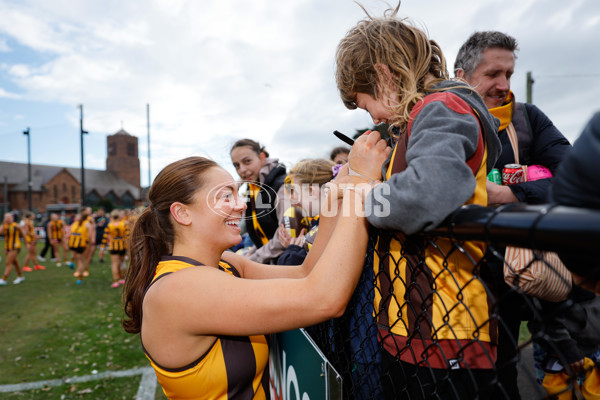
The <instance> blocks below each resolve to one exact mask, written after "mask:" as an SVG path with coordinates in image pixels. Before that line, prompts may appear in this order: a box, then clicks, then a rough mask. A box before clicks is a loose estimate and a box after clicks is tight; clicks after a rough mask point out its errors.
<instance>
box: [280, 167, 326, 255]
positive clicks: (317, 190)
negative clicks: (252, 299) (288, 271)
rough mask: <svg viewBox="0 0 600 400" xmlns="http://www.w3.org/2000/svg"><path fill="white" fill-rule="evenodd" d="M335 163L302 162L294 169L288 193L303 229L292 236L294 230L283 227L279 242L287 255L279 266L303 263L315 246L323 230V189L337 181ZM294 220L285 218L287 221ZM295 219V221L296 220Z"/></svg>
mask: <svg viewBox="0 0 600 400" xmlns="http://www.w3.org/2000/svg"><path fill="white" fill-rule="evenodd" d="M334 166H335V164H334V163H333V162H332V161H329V160H325V159H309V160H302V161H300V162H299V163H298V164H296V165H295V166H294V167H293V168H292V169H291V170H290V173H289V175H288V176H287V178H286V181H285V191H286V194H287V195H288V197H289V198H290V203H291V204H292V206H293V207H294V210H297V209H299V211H300V212H301V215H302V218H301V220H302V221H304V222H303V223H302V222H301V223H300V224H299V225H301V226H299V227H296V228H295V231H297V232H294V233H295V234H294V235H291V234H290V233H291V229H290V227H286V226H285V224H282V225H281V226H280V229H279V231H278V232H279V240H280V241H281V243H282V245H283V247H285V248H286V250H285V252H284V253H283V254H282V255H281V256H279V259H278V261H277V264H279V265H298V264H302V262H303V261H304V258H306V254H307V252H308V250H309V249H310V246H312V243H313V241H314V238H315V236H316V234H317V231H318V229H319V228H318V227H319V211H320V204H321V198H322V192H321V190H322V188H323V186H324V185H325V184H326V183H328V182H330V181H331V180H332V179H333V167H334ZM288 220H290V218H286V217H284V221H288ZM292 220H293V219H292Z"/></svg>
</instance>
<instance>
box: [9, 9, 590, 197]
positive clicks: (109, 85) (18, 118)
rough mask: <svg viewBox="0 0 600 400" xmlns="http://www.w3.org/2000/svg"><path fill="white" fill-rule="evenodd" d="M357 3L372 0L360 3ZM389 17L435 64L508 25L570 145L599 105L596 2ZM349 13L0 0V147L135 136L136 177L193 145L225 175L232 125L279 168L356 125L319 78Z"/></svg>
mask: <svg viewBox="0 0 600 400" xmlns="http://www.w3.org/2000/svg"><path fill="white" fill-rule="evenodd" d="M361 3H362V4H363V5H364V6H365V7H366V8H367V9H368V10H369V12H370V13H371V14H373V15H381V13H382V12H383V10H384V9H385V8H387V5H386V3H384V2H381V1H374V0H363V1H361ZM400 15H401V16H403V17H408V18H410V19H411V20H412V21H413V22H414V23H416V24H417V25H418V26H421V27H423V28H425V29H426V30H427V32H428V34H429V36H430V38H432V39H434V40H436V41H438V43H439V44H440V45H441V47H442V49H443V51H444V54H445V55H446V58H447V60H448V65H449V68H450V69H451V68H452V66H453V64H454V58H455V56H456V52H457V51H458V48H459V47H460V45H461V44H462V42H463V41H464V40H465V39H466V38H467V37H468V36H469V35H470V34H471V33H472V32H474V31H476V30H500V31H503V32H506V33H508V34H510V35H512V36H514V37H516V38H517V40H518V41H519V44H520V52H519V53H518V57H519V58H518V60H517V65H516V71H515V75H514V78H513V81H512V89H513V91H514V93H515V95H516V97H517V100H518V101H525V76H526V72H527V71H531V72H532V74H533V78H534V79H535V83H534V86H533V102H534V103H535V104H536V105H537V106H538V107H540V108H541V109H542V111H544V112H545V113H546V114H547V115H548V116H549V117H550V119H552V121H553V122H554V124H555V125H556V126H557V127H558V128H559V129H560V130H561V131H562V132H563V134H564V135H565V136H566V137H567V138H568V139H569V140H570V141H571V142H573V141H574V140H575V139H576V137H577V136H578V134H579V132H580V131H581V129H582V128H583V126H584V125H585V122H586V121H587V120H588V119H589V118H590V117H591V116H592V114H593V113H594V112H595V111H598V110H600V101H599V100H598V96H599V93H600V2H598V1H597V0H572V1H568V2H567V1H558V0H502V1H498V0H494V1H492V0H478V1H475V0H472V1H452V0H404V1H403V2H402V6H401V8H400ZM363 17H364V13H363V11H362V10H361V9H360V8H359V7H358V6H357V5H356V3H354V2H353V1H352V0H286V1H274V0H270V1H269V0H252V1H247V0H202V1H193V0H187V1H186V0H148V1H122V0H103V1H97V0H96V1H91V0H33V1H28V0H12V1H11V0H0V160H2V161H15V162H24V163H26V162H27V140H26V137H25V136H24V135H23V134H22V131H23V130H25V129H26V128H27V127H30V129H31V161H32V163H36V164H50V165H63V166H72V167H79V166H80V135H79V116H80V114H79V111H80V110H79V104H83V111H84V129H85V130H87V131H89V134H88V135H85V136H84V141H85V142H84V143H85V144H84V149H85V151H84V154H85V166H86V168H93V169H104V168H105V160H106V135H109V134H113V133H116V132H117V131H119V130H120V129H121V128H123V129H125V130H126V131H127V132H129V133H130V134H132V135H135V136H137V137H138V138H139V150H140V162H141V167H142V173H141V176H142V182H141V183H142V185H143V186H146V185H147V184H148V158H147V151H148V150H147V127H146V104H150V138H151V145H150V148H151V172H152V177H154V176H155V175H156V174H157V173H158V172H159V170H160V169H161V168H162V167H164V166H165V165H166V164H168V163H169V162H171V161H174V160H177V159H180V158H183V157H186V156H189V155H204V156H209V157H211V158H212V159H214V160H216V161H217V162H219V163H220V164H221V165H223V166H225V167H226V168H227V169H228V170H229V171H230V172H233V169H232V167H231V166H230V160H229V148H230V147H231V145H232V144H233V142H234V141H235V140H237V139H240V138H246V137H247V138H252V139H255V140H258V141H260V142H261V144H264V145H265V146H266V148H267V150H268V151H269V152H270V153H271V155H272V156H274V157H278V158H279V159H280V160H281V161H283V162H284V163H285V164H287V165H288V166H292V165H293V164H294V163H295V162H297V161H298V160H300V159H302V158H306V157H326V156H327V155H328V153H329V150H330V149H331V148H333V147H334V146H337V145H339V144H342V143H341V142H340V141H339V140H338V139H336V138H335V137H334V136H333V135H332V133H331V132H332V131H333V130H334V129H338V130H340V131H342V132H347V133H349V134H353V133H354V131H355V130H356V129H360V128H366V127H369V126H371V125H372V122H371V120H370V118H369V116H368V114H367V113H365V112H364V111H360V110H358V111H350V110H347V109H345V107H344V106H343V104H342V102H341V101H340V99H339V96H338V93H337V90H336V87H335V82H334V77H333V74H334V55H335V48H336V46H337V43H338V42H339V40H340V39H341V38H342V37H343V36H344V34H345V33H346V32H347V31H348V30H349V29H350V28H351V27H352V26H354V25H355V24H356V22H357V21H358V20H360V19H362V18H363ZM0 174H1V171H0Z"/></svg>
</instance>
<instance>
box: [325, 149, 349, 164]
mask: <svg viewBox="0 0 600 400" xmlns="http://www.w3.org/2000/svg"><path fill="white" fill-rule="evenodd" d="M348 154H350V149H348V148H347V147H344V146H339V147H335V148H334V149H333V150H331V154H330V155H329V159H330V160H331V161H333V162H334V163H336V164H346V163H347V162H348Z"/></svg>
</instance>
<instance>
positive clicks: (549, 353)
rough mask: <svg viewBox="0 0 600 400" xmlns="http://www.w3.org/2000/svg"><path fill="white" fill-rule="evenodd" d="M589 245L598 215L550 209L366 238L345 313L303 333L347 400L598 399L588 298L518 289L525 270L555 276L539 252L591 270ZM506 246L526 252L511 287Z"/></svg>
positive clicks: (464, 216)
mask: <svg viewBox="0 0 600 400" xmlns="http://www.w3.org/2000/svg"><path fill="white" fill-rule="evenodd" d="M599 244H600V212H599V211H595V210H588V209H576V208H569V207H561V206H552V205H543V206H527V205H522V204H516V205H511V206H505V207H500V208H489V207H488V208H484V207H477V206H475V207H463V208H461V209H460V210H457V211H456V212H455V213H454V214H453V215H451V216H450V217H449V218H448V220H447V222H446V223H445V224H443V226H441V227H439V228H437V229H436V230H434V231H430V232H426V233H421V234H418V235H414V236H411V237H404V236H403V235H401V234H392V233H389V232H383V231H378V230H376V229H373V230H372V232H371V235H370V242H369V249H368V252H367V257H366V261H365V268H364V272H363V276H362V277H361V281H360V283H359V285H358V287H357V289H356V292H355V294H354V296H353V298H352V300H351V302H350V304H349V306H348V308H347V310H346V313H345V314H344V316H343V317H341V318H338V319H335V320H331V321H328V322H326V323H323V324H319V325H317V326H313V327H311V328H309V329H307V331H308V332H309V334H310V335H311V336H312V337H313V339H314V340H315V342H316V343H317V344H318V345H319V347H320V348H321V350H322V351H323V353H324V354H325V355H326V356H327V357H328V359H329V360H330V361H331V363H332V364H333V365H334V367H335V368H336V369H337V370H338V372H340V373H341V374H342V376H343V380H344V398H345V399H379V398H384V397H386V396H387V397H388V398H398V399H431V398H434V399H435V398H443V399H454V398H455V399H468V398H483V399H489V398H499V399H514V398H519V391H520V392H521V397H523V398H527V399H528V400H529V399H535V398H551V396H550V394H551V393H555V396H556V397H555V398H560V399H563V398H565V399H570V398H600V397H592V393H593V392H594V391H597V392H598V393H600V374H599V373H598V367H597V366H596V367H594V365H595V362H597V361H598V358H599V356H600V352H599V351H598V350H599V348H600V304H599V300H598V297H596V296H595V295H594V294H593V293H592V292H589V291H586V290H583V289H581V288H580V287H579V286H573V289H571V290H570V292H569V295H568V297H567V298H565V299H564V300H560V301H557V300H552V301H547V300H544V299H540V298H538V297H536V296H531V295H528V294H526V293H525V292H524V291H523V290H522V289H521V288H520V287H517V283H518V282H517V281H518V279H520V278H522V277H524V276H525V274H526V273H527V272H528V271H530V270H532V268H533V266H534V265H536V266H538V267H539V265H541V264H540V263H544V264H543V266H544V267H545V268H544V270H545V271H547V272H548V271H549V272H548V275H549V276H551V277H552V276H554V274H557V273H558V272H559V271H558V270H557V271H555V270H554V268H553V266H552V265H551V264H549V263H548V262H546V261H545V260H547V259H544V258H542V257H545V256H544V255H543V253H542V252H541V251H542V250H543V251H553V252H557V253H558V254H559V255H560V256H561V258H562V259H563V261H565V263H566V264H567V265H568V266H569V267H571V266H573V265H576V268H577V271H578V272H582V271H583V272H586V269H589V270H591V269H592V268H593V267H595V268H596V271H597V270H598V269H600V267H599V262H598V260H597V259H596V258H597V254H598V253H597V251H598V250H597V249H598V245H599ZM506 246H516V247H523V248H530V249H536V251H535V252H534V253H533V254H534V258H533V260H532V261H531V262H529V263H528V264H527V267H526V268H525V269H524V270H523V271H524V272H523V273H522V274H521V273H519V274H516V275H515V277H513V278H512V279H514V280H513V281H510V280H506V281H505V279H504V273H503V272H504V270H505V269H507V270H508V271H510V270H511V268H512V267H513V265H509V263H507V261H506V260H505V258H504V255H505V247H506ZM537 250H539V251H537ZM567 260H568V261H569V262H568V263H567ZM535 261H537V262H538V264H534V262H535ZM536 279H537V280H536V283H539V281H540V279H539V278H536ZM544 279H548V276H546V278H544ZM507 282H508V283H510V284H508V283H507ZM561 282H562V283H564V284H567V285H571V277H570V274H569V276H568V277H567V278H564V276H563V279H562V281H561ZM567 291H568V290H567ZM524 322H526V323H527V328H526V327H525V325H524ZM519 334H520V335H521V339H519ZM583 356H585V357H587V358H585V359H584V358H583ZM580 357H581V359H582V360H585V368H581V371H580V372H579V373H577V372H576V370H577V369H578V368H579V365H580V364H583V361H582V362H581V363H579V364H577V363H574V362H575V361H578V360H579V358H580ZM573 368H575V370H574V369H573ZM517 371H518V373H519V374H520V376H519V377H518V379H517ZM517 382H520V384H519V385H517ZM523 382H525V385H524V384H523ZM543 385H545V388H544V386H543ZM384 394H385V395H384Z"/></svg>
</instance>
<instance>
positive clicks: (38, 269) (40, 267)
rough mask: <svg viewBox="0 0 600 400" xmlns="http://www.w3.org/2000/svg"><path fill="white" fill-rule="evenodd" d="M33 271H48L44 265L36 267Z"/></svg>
mask: <svg viewBox="0 0 600 400" xmlns="http://www.w3.org/2000/svg"><path fill="white" fill-rule="evenodd" d="M33 269H35V270H36V271H43V270H45V269H46V267H44V266H43V265H37V264H36V265H34V266H33Z"/></svg>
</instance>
